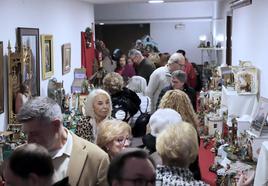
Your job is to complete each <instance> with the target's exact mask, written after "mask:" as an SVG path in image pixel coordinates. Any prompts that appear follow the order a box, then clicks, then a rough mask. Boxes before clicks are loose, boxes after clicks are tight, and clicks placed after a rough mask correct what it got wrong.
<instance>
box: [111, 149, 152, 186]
mask: <svg viewBox="0 0 268 186" xmlns="http://www.w3.org/2000/svg"><path fill="white" fill-rule="evenodd" d="M107 179H108V183H109V186H121V185H122V186H133V185H139V186H143V185H144V186H145V185H147V186H153V185H155V164H154V161H153V160H152V159H151V157H150V156H149V154H148V153H147V152H146V151H144V150H142V149H127V150H126V151H125V152H122V153H120V154H118V155H117V156H116V157H115V158H114V159H112V161H111V163H110V166H109V169H108V175H107Z"/></svg>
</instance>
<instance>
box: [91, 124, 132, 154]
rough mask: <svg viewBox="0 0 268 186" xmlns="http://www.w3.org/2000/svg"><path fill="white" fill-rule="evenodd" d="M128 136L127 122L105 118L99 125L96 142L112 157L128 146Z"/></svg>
mask: <svg viewBox="0 0 268 186" xmlns="http://www.w3.org/2000/svg"><path fill="white" fill-rule="evenodd" d="M130 138H131V128H130V126H129V124H127V123H126V122H123V121H120V120H105V121H103V122H102V123H101V124H100V126H99V130H98V136H97V142H96V143H97V145H98V146H99V147H100V148H102V149H103V150H104V151H105V152H107V153H108V155H109V156H110V158H111V159H112V158H113V157H114V156H115V155H117V154H118V153H120V152H121V151H122V150H123V149H125V148H127V147H129V145H130Z"/></svg>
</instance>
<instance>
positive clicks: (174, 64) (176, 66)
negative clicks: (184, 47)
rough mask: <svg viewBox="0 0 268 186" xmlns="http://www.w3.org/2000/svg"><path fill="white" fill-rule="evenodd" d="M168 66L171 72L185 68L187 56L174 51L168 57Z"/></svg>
mask: <svg viewBox="0 0 268 186" xmlns="http://www.w3.org/2000/svg"><path fill="white" fill-rule="evenodd" d="M168 68H169V70H170V71H171V72H174V71H175V70H184V68H185V58H184V57H183V55H182V54H179V53H174V54H172V55H171V56H170V58H169V59H168Z"/></svg>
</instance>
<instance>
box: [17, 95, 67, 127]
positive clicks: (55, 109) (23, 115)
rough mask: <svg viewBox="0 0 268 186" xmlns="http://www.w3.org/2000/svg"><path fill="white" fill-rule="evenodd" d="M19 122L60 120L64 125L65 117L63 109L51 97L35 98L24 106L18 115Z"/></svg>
mask: <svg viewBox="0 0 268 186" xmlns="http://www.w3.org/2000/svg"><path fill="white" fill-rule="evenodd" d="M17 120H18V121H19V122H27V121H30V120H39V121H47V122H52V121H54V120H60V122H61V123H62V122H63V117H62V112H61V108H60V106H59V105H58V103H57V102H56V101H54V100H53V99H51V98H49V97H34V98H32V99H30V100H29V101H27V102H26V103H25V104H24V105H23V106H22V108H21V109H20V111H19V113H18V114H17Z"/></svg>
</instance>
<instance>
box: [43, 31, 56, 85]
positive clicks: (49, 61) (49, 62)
mask: <svg viewBox="0 0 268 186" xmlns="http://www.w3.org/2000/svg"><path fill="white" fill-rule="evenodd" d="M41 50H42V78H43V80H45V79H48V78H50V77H52V76H53V75H54V55H53V54H54V53H53V36H52V35H41Z"/></svg>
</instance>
